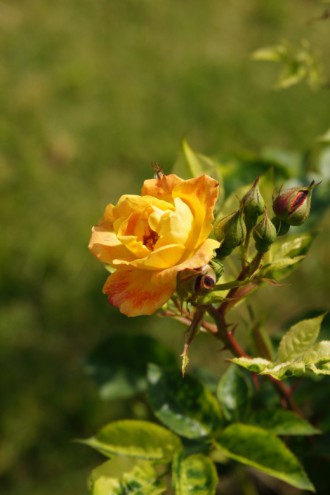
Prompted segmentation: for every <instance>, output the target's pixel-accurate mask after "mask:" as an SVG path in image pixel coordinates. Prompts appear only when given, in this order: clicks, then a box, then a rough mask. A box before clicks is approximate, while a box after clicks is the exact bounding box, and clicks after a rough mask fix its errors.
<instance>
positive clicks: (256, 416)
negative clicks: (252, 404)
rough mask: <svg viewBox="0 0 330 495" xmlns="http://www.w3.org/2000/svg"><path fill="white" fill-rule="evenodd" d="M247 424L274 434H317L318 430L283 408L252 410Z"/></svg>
mask: <svg viewBox="0 0 330 495" xmlns="http://www.w3.org/2000/svg"><path fill="white" fill-rule="evenodd" d="M248 423H249V424H254V425H256V426H259V427H260V428H264V429H265V430H268V431H270V432H271V433H274V435H317V434H319V433H321V432H320V430H318V429H317V428H314V426H312V425H311V424H310V423H308V421H306V420H305V419H303V418H302V417H301V416H298V414H295V413H294V412H292V411H287V410H284V409H263V410H260V411H255V412H253V413H252V414H251V415H250V416H249V419H248Z"/></svg>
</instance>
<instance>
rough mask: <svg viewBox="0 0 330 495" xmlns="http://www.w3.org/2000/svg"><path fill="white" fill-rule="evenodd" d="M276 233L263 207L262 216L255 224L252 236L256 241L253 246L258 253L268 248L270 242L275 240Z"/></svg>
mask: <svg viewBox="0 0 330 495" xmlns="http://www.w3.org/2000/svg"><path fill="white" fill-rule="evenodd" d="M276 237H277V233H276V228H275V226H274V224H273V223H272V221H271V220H270V218H269V216H268V215H267V211H266V208H265V209H264V216H263V218H262V219H261V220H260V222H259V223H258V225H256V227H255V229H254V231H253V238H254V240H255V242H256V244H255V247H256V250H257V251H258V252H259V253H265V252H266V251H268V249H269V248H270V246H271V244H273V242H274V241H275V240H276Z"/></svg>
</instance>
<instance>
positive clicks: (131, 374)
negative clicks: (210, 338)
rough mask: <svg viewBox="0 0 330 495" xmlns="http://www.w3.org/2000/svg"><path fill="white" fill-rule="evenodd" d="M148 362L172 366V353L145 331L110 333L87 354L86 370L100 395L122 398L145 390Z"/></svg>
mask: <svg viewBox="0 0 330 495" xmlns="http://www.w3.org/2000/svg"><path fill="white" fill-rule="evenodd" d="M148 363H156V364H159V365H163V366H175V363H176V357H175V355H174V354H173V353H172V352H171V351H169V350H168V349H167V348H166V347H165V346H163V345H162V344H161V343H160V342H158V341H157V340H156V339H154V338H153V337H150V336H148V335H142V334H136V335H131V334H114V335H112V336H111V337H108V339H107V340H105V341H103V342H101V343H100V344H98V346H97V347H96V349H94V351H92V353H91V354H90V355H89V356H88V358H87V361H86V372H87V374H88V375H89V376H91V377H92V378H93V380H95V382H96V384H97V385H98V387H99V390H100V395H101V397H102V399H111V400H114V399H125V398H129V397H132V396H134V395H136V394H138V393H141V392H144V391H145V390H146V387H147V379H146V372H147V365H148Z"/></svg>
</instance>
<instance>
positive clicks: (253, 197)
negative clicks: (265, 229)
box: [242, 177, 265, 229]
mask: <svg viewBox="0 0 330 495" xmlns="http://www.w3.org/2000/svg"><path fill="white" fill-rule="evenodd" d="M242 204H243V205H244V216H245V224H246V226H247V228H248V229H252V228H253V227H254V226H255V224H256V223H257V220H258V217H259V216H260V215H261V214H262V212H263V211H264V207H265V201H264V199H263V197H262V196H261V194H260V191H259V177H257V178H256V180H255V181H254V183H253V185H252V187H251V189H249V190H248V192H247V193H246V194H245V195H244V196H243V198H242Z"/></svg>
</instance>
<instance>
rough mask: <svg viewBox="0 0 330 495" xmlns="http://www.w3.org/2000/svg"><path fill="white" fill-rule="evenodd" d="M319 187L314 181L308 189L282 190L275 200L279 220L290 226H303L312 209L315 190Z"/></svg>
mask: <svg viewBox="0 0 330 495" xmlns="http://www.w3.org/2000/svg"><path fill="white" fill-rule="evenodd" d="M316 186H318V184H316V183H315V181H314V180H313V181H312V182H311V183H310V185H309V186H308V187H292V188H291V189H287V190H284V191H283V192H282V191H281V190H280V192H279V194H278V195H277V196H276V197H275V198H274V200H273V210H274V213H275V215H276V217H277V218H279V219H280V220H282V221H283V222H286V223H287V224H289V225H301V224H303V223H304V222H305V220H306V218H307V217H308V215H309V212H310V209H311V199H312V192H313V189H314V188H315V187H316Z"/></svg>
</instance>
